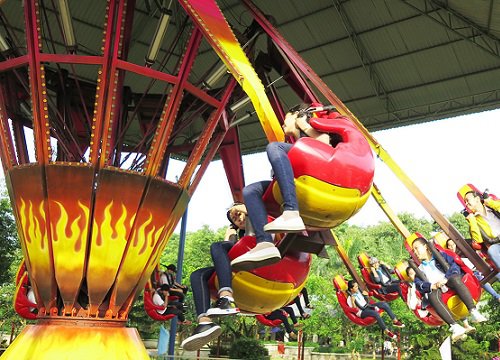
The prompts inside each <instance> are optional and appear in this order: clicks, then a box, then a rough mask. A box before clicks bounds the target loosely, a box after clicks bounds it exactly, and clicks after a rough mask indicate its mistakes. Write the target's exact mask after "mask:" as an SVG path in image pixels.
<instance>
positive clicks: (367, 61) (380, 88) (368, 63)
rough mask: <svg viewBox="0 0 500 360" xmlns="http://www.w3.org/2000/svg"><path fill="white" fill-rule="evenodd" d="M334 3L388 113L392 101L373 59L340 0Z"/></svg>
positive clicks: (392, 105) (391, 109)
mask: <svg viewBox="0 0 500 360" xmlns="http://www.w3.org/2000/svg"><path fill="white" fill-rule="evenodd" d="M334 3H335V5H334V6H335V9H336V10H337V13H338V15H339V16H340V19H341V20H342V24H343V25H344V28H345V30H346V32H347V34H348V35H349V38H350V39H351V42H352V44H353V46H354V48H355V49H356V53H357V54H358V56H359V59H360V61H361V64H362V66H363V68H364V69H365V70H366V71H367V72H368V77H369V78H370V83H371V84H372V87H373V89H374V90H375V93H376V94H377V97H378V98H380V99H381V100H383V101H384V102H385V105H384V107H385V109H386V110H387V112H388V113H390V112H392V111H393V110H394V109H395V107H394V103H393V102H392V101H391V99H390V98H389V94H388V93H387V91H386V89H385V86H384V84H383V82H382V78H381V76H380V75H379V73H378V72H377V69H375V66H374V64H373V61H372V59H371V58H370V56H369V55H368V51H367V50H366V48H365V46H364V45H363V43H362V41H361V40H360V39H359V37H358V35H357V33H356V31H355V29H354V27H353V25H352V23H351V21H350V20H349V17H348V16H347V14H346V12H345V11H344V8H343V6H342V2H341V1H340V0H334Z"/></svg>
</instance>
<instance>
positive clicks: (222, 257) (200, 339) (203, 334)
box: [181, 203, 247, 351]
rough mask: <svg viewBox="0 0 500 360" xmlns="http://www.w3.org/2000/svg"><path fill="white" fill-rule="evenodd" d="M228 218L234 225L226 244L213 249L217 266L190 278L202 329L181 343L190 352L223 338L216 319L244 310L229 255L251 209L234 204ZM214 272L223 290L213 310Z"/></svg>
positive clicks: (199, 270)
mask: <svg viewBox="0 0 500 360" xmlns="http://www.w3.org/2000/svg"><path fill="white" fill-rule="evenodd" d="M226 215H227V218H228V220H229V221H230V222H231V225H230V226H229V228H228V229H227V231H226V234H225V236H224V241H218V242H215V243H213V244H212V245H211V246H210V255H211V256H212V261H213V264H214V266H211V267H206V268H202V269H198V270H196V271H194V272H193V273H192V274H191V276H190V280H191V289H192V292H193V300H194V305H195V309H196V315H197V317H198V326H197V327H196V328H195V329H194V331H193V334H192V335H191V336H189V337H188V338H186V339H185V340H184V341H183V342H182V343H181V346H182V348H184V349H185V350H188V351H195V350H198V349H200V348H201V347H203V346H204V345H205V344H208V343H209V342H210V341H212V340H215V339H216V338H218V337H219V336H220V334H221V333H222V328H221V327H220V326H219V325H217V324H215V323H214V322H213V320H212V318H214V317H217V316H224V315H235V314H237V313H239V311H240V310H239V309H238V308H237V306H236V304H235V302H234V298H233V289H232V276H233V275H232V270H231V265H230V260H229V255H228V253H229V250H231V248H232V247H233V246H234V244H235V243H236V242H237V241H238V240H239V238H240V237H242V236H243V234H244V231H245V227H246V218H247V209H246V207H245V205H244V204H242V203H234V204H233V205H231V207H230V208H229V210H228V211H227V213H226ZM214 272H215V273H216V274H217V279H218V281H219V291H218V299H217V301H216V302H215V304H214V305H213V306H212V307H211V306H210V289H209V285H208V283H209V280H210V278H211V277H212V275H213V274H214Z"/></svg>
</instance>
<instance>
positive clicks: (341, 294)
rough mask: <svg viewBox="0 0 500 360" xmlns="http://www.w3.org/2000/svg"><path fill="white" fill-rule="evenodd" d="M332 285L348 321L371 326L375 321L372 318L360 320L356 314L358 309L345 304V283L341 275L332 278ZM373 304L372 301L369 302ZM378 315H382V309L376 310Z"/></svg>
mask: <svg viewBox="0 0 500 360" xmlns="http://www.w3.org/2000/svg"><path fill="white" fill-rule="evenodd" d="M333 285H334V286H335V289H336V295H337V299H338V301H339V304H340V307H341V308H342V310H343V311H344V314H345V315H346V316H347V318H348V319H349V320H351V321H352V322H353V323H355V324H356V325H360V326H370V325H373V324H374V323H375V322H376V320H375V318H374V317H366V318H364V319H362V318H360V317H359V316H358V315H356V314H357V312H358V311H359V309H358V308H355V307H352V306H349V304H348V303H347V294H346V292H347V282H346V281H345V279H344V277H343V276H342V275H337V276H335V277H334V278H333ZM370 302H371V303H373V301H370ZM378 312H379V314H380V313H382V309H379V310H378Z"/></svg>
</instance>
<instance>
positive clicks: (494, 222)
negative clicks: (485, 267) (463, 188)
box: [464, 191, 500, 270]
mask: <svg viewBox="0 0 500 360" xmlns="http://www.w3.org/2000/svg"><path fill="white" fill-rule="evenodd" d="M464 202H465V205H466V206H467V208H468V210H470V213H466V214H465V215H466V217H465V219H466V220H467V222H468V223H469V232H470V236H471V238H472V240H473V241H474V242H476V243H478V244H484V245H486V247H487V248H488V256H489V258H490V259H491V261H493V263H494V264H495V266H496V268H497V270H498V269H500V200H494V199H492V198H491V197H489V196H485V195H484V194H483V195H481V194H479V193H478V192H476V191H468V192H467V193H465V195H464Z"/></svg>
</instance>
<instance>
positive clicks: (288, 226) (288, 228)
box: [264, 211, 306, 233]
mask: <svg viewBox="0 0 500 360" xmlns="http://www.w3.org/2000/svg"><path fill="white" fill-rule="evenodd" d="M305 229H306V226H305V225H304V222H303V221H302V218H301V217H300V216H299V215H298V211H297V215H296V216H290V217H287V218H285V216H283V215H281V216H279V217H277V218H276V219H274V221H271V222H270V223H269V224H266V225H264V231H265V232H268V233H283V232H288V233H292V232H301V231H304V230H305Z"/></svg>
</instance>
